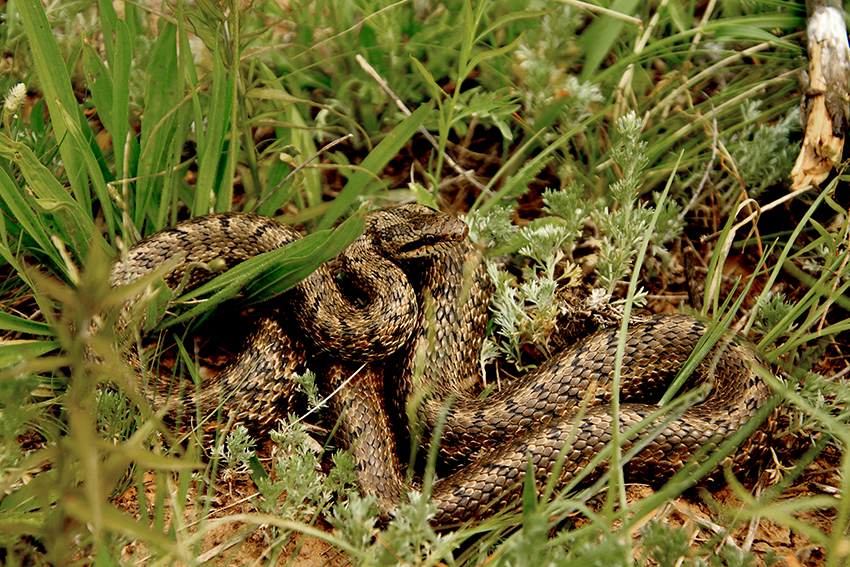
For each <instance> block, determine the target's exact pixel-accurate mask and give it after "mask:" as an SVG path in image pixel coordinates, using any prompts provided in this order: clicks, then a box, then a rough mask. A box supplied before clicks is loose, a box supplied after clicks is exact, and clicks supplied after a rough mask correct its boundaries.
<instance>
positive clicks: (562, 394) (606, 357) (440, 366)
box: [110, 205, 771, 526]
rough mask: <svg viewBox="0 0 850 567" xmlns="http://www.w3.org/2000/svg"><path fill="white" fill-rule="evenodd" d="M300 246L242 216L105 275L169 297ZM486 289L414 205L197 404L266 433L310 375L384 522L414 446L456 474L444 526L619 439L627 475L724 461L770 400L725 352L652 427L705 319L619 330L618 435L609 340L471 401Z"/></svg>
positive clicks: (741, 346) (378, 228) (559, 480)
mask: <svg viewBox="0 0 850 567" xmlns="http://www.w3.org/2000/svg"><path fill="white" fill-rule="evenodd" d="M297 238H298V233H297V232H296V231H294V230H293V229H291V228H289V227H286V226H285V225H281V224H279V223H277V222H275V221H273V220H272V219H268V218H266V217H260V216H257V215H252V214H246V213H227V214H216V215H208V216H205V217H199V218H196V219H190V220H188V221H184V222H182V223H179V224H178V225H175V227H172V228H169V229H166V230H164V231H161V232H159V233H156V234H154V235H152V236H151V237H149V238H147V239H145V240H143V241H141V242H139V243H138V244H136V245H135V246H133V247H132V248H130V250H129V251H128V253H127V254H126V255H125V256H124V257H122V258H120V259H119V260H116V262H115V263H114V264H113V270H112V274H111V278H110V281H111V282H112V284H113V285H122V284H127V283H131V282H133V281H136V280H137V279H138V278H140V277H143V276H145V275H147V274H150V273H152V272H153V271H154V269H155V267H156V266H158V265H161V264H162V263H163V261H164V260H165V259H166V258H168V257H170V256H172V255H174V254H177V253H180V254H181V256H182V258H181V260H180V262H179V266H177V267H175V268H174V269H172V271H171V272H169V273H168V274H167V275H166V276H165V278H164V279H165V281H166V284H167V285H169V286H170V287H174V286H176V282H178V281H182V280H185V278H186V276H185V269H186V266H189V265H196V264H205V263H209V262H211V261H212V260H214V259H224V260H225V261H226V263H227V264H228V266H229V265H231V264H234V263H238V262H240V261H244V260H245V259H247V258H248V257H252V256H253V255H256V254H258V253H262V252H266V251H270V250H274V249H276V248H278V247H280V246H285V245H286V244H288V243H291V242H294V241H295V240H297ZM340 266H342V271H344V272H345V274H346V279H351V280H352V281H353V282H354V285H355V287H358V288H359V289H361V290H362V293H363V294H364V295H365V296H367V299H366V300H365V302H364V301H361V302H359V303H352V302H351V301H350V299H349V296H350V293H349V294H346V292H345V290H343V289H341V287H340V285H341V284H340V280H339V279H338V278H337V277H335V272H337V271H339V269H340V268H339V267H340ZM210 277H212V276H211V274H206V275H203V276H201V277H199V278H198V279H199V281H204V280H206V279H209V278H210ZM491 287H492V286H491V284H490V281H489V279H488V277H487V273H486V269H485V267H484V262H483V255H482V252H481V250H480V249H479V248H478V247H477V246H476V245H474V244H473V243H472V242H470V240H469V239H468V237H467V228H466V225H465V224H464V223H463V222H462V221H461V220H459V219H456V218H455V217H453V216H451V215H448V214H445V213H440V212H438V211H435V210H433V209H430V208H428V207H424V206H421V205H404V206H400V207H394V208H390V209H384V210H379V211H375V212H373V213H370V214H369V215H367V222H366V229H365V231H364V234H363V235H362V236H361V237H360V238H358V240H357V241H355V243H354V244H352V245H351V246H350V247H349V248H348V249H346V251H345V252H343V254H342V257H341V259H340V260H339V261H338V262H335V263H334V262H332V263H329V264H327V265H323V266H322V267H320V268H319V269H318V270H316V272H314V273H313V274H312V275H311V276H309V277H308V278H307V279H305V280H304V281H303V282H301V283H300V284H299V285H298V286H296V287H295V288H293V289H292V290H290V291H288V292H286V293H285V294H284V298H285V301H284V302H283V303H284V305H285V307H280V308H275V309H274V310H273V311H272V312H271V314H270V315H269V316H266V317H263V318H261V321H260V323H259V325H258V328H257V330H256V331H255V332H254V333H253V334H252V335H251V336H250V337H249V338H248V340H247V342H246V346H245V347H244V348H243V350H242V351H241V352H240V353H239V355H238V356H237V357H236V359H235V361H234V362H233V363H231V365H230V366H229V367H228V368H226V369H225V370H223V371H222V372H221V373H220V374H219V375H218V376H216V378H215V379H214V380H212V384H210V385H208V386H205V390H203V389H202V391H207V392H208V393H207V394H203V395H202V396H201V397H202V398H203V400H202V401H198V402H195V403H196V404H199V405H201V406H204V407H207V406H209V407H212V405H213V402H214V401H218V403H220V400H221V399H222V398H224V397H227V398H231V399H235V400H238V401H239V404H238V406H236V407H233V408H230V407H227V406H226V407H225V409H226V410H229V411H235V412H237V416H238V418H239V419H247V420H254V421H256V422H258V423H259V424H260V425H268V424H270V423H271V422H272V421H273V419H274V418H275V417H278V416H280V415H281V413H282V412H284V411H285V410H286V407H288V405H289V404H290V403H291V398H292V396H293V393H292V392H293V391H294V389H293V388H292V386H291V382H292V381H291V376H292V374H294V373H297V372H299V371H300V370H301V369H303V368H306V367H307V366H309V367H310V368H311V369H314V370H315V371H316V373H317V376H318V377H319V378H318V382H319V384H320V386H321V387H322V389H323V390H325V391H327V392H333V393H334V395H333V396H332V397H331V398H330V405H331V410H332V413H333V414H334V415H337V416H339V429H338V431H337V433H336V435H337V437H338V438H339V439H340V441H341V445H342V446H344V447H346V448H348V450H350V451H351V453H352V455H353V457H354V461H355V471H356V474H357V477H358V484H359V488H360V490H361V492H363V493H364V494H366V495H370V496H372V497H374V498H375V503H376V505H377V508H378V511H379V513H380V516H381V518H382V519H390V518H391V517H392V516H393V515H394V514H395V513H396V511H397V510H398V507H399V505H400V504H401V503H402V502H403V501H404V498H405V495H406V494H408V493H409V490H410V489H411V485H410V482H409V481H408V477H407V476H406V475H405V466H404V465H406V464H410V463H412V462H413V461H414V457H413V456H412V455H415V453H416V452H417V450H419V449H421V447H420V445H419V444H420V442H422V441H424V443H425V445H424V446H425V447H430V446H433V447H434V448H435V449H436V450H438V451H439V454H440V457H441V460H443V461H444V462H446V463H449V464H450V467H449V469H448V471H447V473H446V474H445V475H444V476H442V477H441V478H439V479H437V480H436V481H434V482H433V483H431V484H430V486H427V487H424V488H426V489H427V490H428V493H429V496H430V500H431V502H432V504H433V506H434V507H435V513H434V515H433V517H432V519H431V521H432V522H433V523H434V524H435V525H441V526H452V525H458V524H461V523H463V522H468V521H475V520H479V519H482V518H484V517H487V516H490V515H493V514H496V513H498V512H499V511H500V510H503V509H506V508H508V507H510V506H512V505H514V504H515V503H516V502H517V501H518V500H519V499H520V498H521V496H522V492H523V486H524V485H525V483H526V481H525V476H526V475H527V474H528V473H529V472H531V474H533V475H534V480H535V486H537V487H538V488H539V489H540V490H543V487H544V486H545V485H546V483H547V482H549V481H550V479H551V477H552V475H553V474H557V477H556V478H555V479H554V480H555V484H556V485H557V486H560V487H566V486H570V483H571V482H573V481H576V480H577V479H580V478H581V476H582V475H583V474H584V473H583V472H582V471H584V470H585V469H586V468H588V466H589V465H590V463H591V462H592V461H593V460H594V458H596V457H597V456H598V455H600V453H602V452H603V451H604V449H605V446H606V445H607V444H608V442H609V441H610V440H611V438H612V432H613V429H614V427H618V429H619V431H620V433H621V434H622V437H623V439H622V442H621V449H622V450H623V451H624V452H628V451H629V450H630V449H632V448H633V447H634V448H635V449H638V450H637V452H636V454H635V455H633V456H631V458H630V460H629V461H628V463H627V468H628V472H629V473H630V474H634V475H636V476H638V477H640V476H642V477H644V478H652V477H654V476H658V475H660V476H663V477H667V476H670V475H671V474H672V473H673V472H675V471H676V470H678V469H680V468H682V467H683V466H685V464H686V463H687V462H688V460H689V459H693V458H704V455H705V454H706V453H710V452H711V451H713V450H714V449H716V448H717V447H719V446H721V445H723V443H724V442H726V441H727V440H728V439H729V438H730V437H731V436H733V435H734V434H735V433H736V432H737V431H738V430H739V429H740V428H741V427H743V426H744V425H745V424H747V423H748V422H749V421H750V420H753V419H755V418H756V417H757V415H758V414H759V410H760V409H761V408H762V407H764V406H765V405H766V404H767V401H768V400H769V398H770V396H771V391H770V388H769V387H768V386H767V385H766V383H765V382H764V381H763V380H762V379H761V376H760V369H766V365H765V363H764V361H763V360H762V359H761V358H760V357H759V355H758V354H757V353H756V351H755V349H754V347H752V346H751V345H750V344H749V343H747V342H746V341H745V340H742V339H740V338H738V337H727V338H726V340H721V341H718V342H717V344H716V345H715V346H714V347H713V349H712V350H711V352H710V353H709V354H708V355H707V356H705V357H704V358H703V360H702V361H701V362H700V363H699V365H698V366H697V369H696V371H695V372H694V373H693V374H692V376H691V377H690V378H689V379H688V382H687V384H686V388H695V387H699V386H700V385H701V384H703V385H704V386H703V387H704V388H705V389H706V390H707V391H708V393H707V394H705V395H704V396H703V399H702V400H701V401H699V403H695V404H693V405H690V406H688V407H686V408H684V409H681V410H679V411H678V412H676V413H672V414H670V415H665V416H659V415H658V410H659V408H658V405H657V404H656V403H655V401H656V400H657V399H658V398H659V397H660V393H662V392H664V391H665V390H666V389H667V386H668V385H669V384H670V382H671V381H672V379H673V378H674V377H675V375H676V373H677V371H678V370H679V369H680V368H681V367H682V365H684V364H685V361H686V360H688V358H689V357H690V356H691V353H692V352H693V351H694V349H695V348H696V347H697V345H698V344H699V343H700V342H701V339H702V338H703V337H704V336H705V335H706V333H707V332H708V327H707V325H706V324H705V323H703V322H702V321H700V320H699V319H697V318H695V317H692V316H690V315H685V314H676V315H663V316H654V317H651V318H649V319H647V320H645V321H642V322H639V323H635V324H629V326H628V329H627V332H626V335H625V349H624V351H623V354H622V367H621V378H620V386H621V390H620V392H619V413H618V415H617V416H616V420H615V417H614V416H613V415H612V407H611V398H612V391H611V387H612V382H613V380H612V376H613V375H614V372H615V366H616V360H617V351H618V345H619V343H620V337H619V329H602V330H600V331H597V332H596V333H594V334H592V335H590V336H589V337H587V338H585V339H583V340H581V341H579V342H577V343H575V344H573V345H571V346H569V347H567V348H564V349H562V350H561V351H558V352H556V353H555V354H554V355H553V356H551V357H550V358H549V359H548V360H546V361H545V362H544V363H543V364H542V365H541V366H539V367H538V368H537V369H535V370H533V371H531V372H530V373H528V374H526V375H525V376H522V377H520V378H517V379H515V380H514V381H512V382H511V383H510V384H509V385H508V386H507V387H505V388H504V389H502V390H500V391H498V392H495V393H492V394H490V395H489V396H486V397H483V398H481V397H479V396H477V395H476V393H475V385H476V384H477V383H478V382H479V381H480V380H481V373H482V370H481V364H480V362H479V361H480V356H479V354H480V349H481V347H482V343H483V341H484V338H485V334H486V326H487V321H488V318H489V297H490V294H491ZM133 363H134V364H138V362H137V361H134V362H133ZM160 389H162V388H160ZM154 401H155V402H159V403H162V402H163V400H161V399H159V398H158V397H157V396H154ZM615 421H616V423H615ZM646 422H649V423H650V424H651V425H650V426H649V427H643V428H639V430H638V432H637V433H636V434H632V435H631V436H629V435H628V434H629V432H630V430H636V429H638V428H637V427H636V426H637V425H638V424H641V423H646ZM770 430H771V427H770V419H768V420H767V421H766V422H765V425H764V426H762V427H761V428H759V429H758V430H757V431H756V432H755V433H754V434H753V435H752V436H751V437H750V438H749V439H748V440H747V442H746V443H745V444H744V446H742V447H740V448H739V449H738V450H737V451H732V452H731V453H730V455H729V456H728V457H727V458H726V460H725V462H726V463H729V464H733V465H735V466H736V467H739V468H741V469H744V468H745V467H747V466H748V465H749V464H751V463H752V462H755V461H757V459H758V458H759V454H760V452H763V451H764V450H765V449H766V448H767V446H768V444H769V437H770ZM403 463H404V464H403Z"/></svg>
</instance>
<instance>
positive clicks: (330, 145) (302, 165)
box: [250, 134, 354, 212]
mask: <svg viewBox="0 0 850 567" xmlns="http://www.w3.org/2000/svg"><path fill="white" fill-rule="evenodd" d="M353 135H354V134H346V135H345V136H343V137H342V138H337V139H336V140H334V141H332V142H330V143H328V144H326V145H325V146H323V147H321V148H319V150H317V151H316V153H314V154H313V155H311V156H310V157H309V158H307V160H306V161H303V162H302V163H299V164H298V165H297V166H296V167H295V169H293V170H292V171H290V172H289V175H287V176H286V177H284V178H283V180H282V181H281V182H280V183H278V184H277V185H275V187H274V189H272V190H271V191H269V192H268V193H267V194H266V196H265V197H263V198H262V199H260V201H259V202H258V203H257V204H256V205H254V206H253V207H251V211H250V212H254V211H256V210H257V209H259V208H260V207H262V206H263V204H264V203H265V202H266V201H268V200H269V199H270V198H271V196H272V195H274V194H275V193H277V192H278V191H279V190H280V188H281V187H283V186H284V185H285V184H286V182H287V181H289V180H290V179H292V177H293V176H294V175H295V174H296V173H298V172H299V171H301V170H302V169H304V168H305V167H307V165H309V164H310V163H311V162H312V161H314V160H315V159H316V158H317V157H319V156H320V155H322V154H323V153H325V152H326V151H328V150H330V149H331V148H333V147H334V146H336V145H337V144H341V143H342V142H344V141H345V140H347V139H349V138H351V137H352V136H353Z"/></svg>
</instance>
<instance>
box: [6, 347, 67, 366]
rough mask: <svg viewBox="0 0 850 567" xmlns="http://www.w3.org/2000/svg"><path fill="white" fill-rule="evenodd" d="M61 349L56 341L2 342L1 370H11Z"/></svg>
mask: <svg viewBox="0 0 850 567" xmlns="http://www.w3.org/2000/svg"><path fill="white" fill-rule="evenodd" d="M57 348H59V343H57V342H56V341H4V342H0V368H9V367H10V366H14V365H15V364H20V363H22V362H26V361H28V360H32V359H34V358H37V357H39V356H41V355H43V354H47V353H48V352H51V351H53V350H56V349H57Z"/></svg>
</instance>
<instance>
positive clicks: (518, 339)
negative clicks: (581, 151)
mask: <svg viewBox="0 0 850 567" xmlns="http://www.w3.org/2000/svg"><path fill="white" fill-rule="evenodd" d="M643 127H644V123H643V121H642V120H641V119H639V118H638V117H637V114H636V113H634V112H630V113H629V114H627V115H626V116H623V117H622V118H620V119H619V120H617V131H618V132H619V134H620V136H621V141H620V143H619V144H618V145H617V146H616V147H614V148H613V149H612V152H611V157H612V159H613V162H614V163H615V164H616V165H617V167H618V168H619V171H620V175H621V176H620V179H618V180H617V181H616V182H615V183H613V184H612V185H611V187H610V192H611V196H612V198H613V203H612V204H611V205H600V204H598V203H597V202H595V201H594V200H592V199H589V198H587V197H585V195H584V189H583V187H581V186H580V185H578V184H575V183H572V184H568V185H567V186H566V187H564V188H563V189H561V190H552V189H547V190H546V191H545V192H544V194H543V202H544V208H543V210H544V212H545V213H546V214H547V215H548V216H546V217H544V218H541V219H536V220H534V221H532V222H529V223H528V224H527V225H526V226H524V227H522V228H517V227H516V226H515V225H513V223H512V222H511V218H512V215H513V210H512V209H511V208H510V207H508V206H504V205H502V206H500V207H494V208H493V209H491V210H490V211H489V212H488V213H487V214H483V215H482V214H479V213H478V212H477V211H474V212H472V213H470V215H468V216H467V217H466V221H467V223H468V224H469V225H470V236H471V238H472V239H473V240H474V241H477V242H479V243H483V244H484V245H486V246H489V247H505V248H515V249H517V251H518V254H519V256H521V257H524V261H523V262H522V264H521V268H520V274H521V277H520V278H517V277H516V275H514V273H513V272H511V271H508V270H507V269H506V268H505V267H504V265H503V263H504V262H503V260H504V259H503V258H501V257H497V258H490V259H487V260H486V268H487V273H488V275H489V276H490V279H491V280H492V282H493V286H494V292H493V295H492V299H491V310H492V312H493V322H494V329H495V330H494V333H493V335H492V336H491V337H489V338H488V339H487V342H485V346H484V349H483V352H482V361H481V363H482V365H483V364H486V362H487V361H488V360H489V359H491V358H495V357H496V356H500V355H502V356H505V357H507V359H508V360H509V361H511V362H512V363H514V364H516V365H517V366H518V367H519V368H525V367H527V366H529V364H527V363H526V361H525V360H524V353H525V350H526V347H527V346H528V345H534V347H535V348H537V349H539V350H540V351H541V352H543V353H544V354H549V353H550V350H551V348H552V345H551V341H550V339H551V337H552V335H553V333H554V332H555V331H556V321H557V318H558V316H559V315H560V306H559V304H558V301H557V298H556V292H557V290H558V287H559V286H567V287H572V286H578V285H580V283H581V282H582V277H583V275H582V270H581V267H580V266H578V265H577V264H576V263H575V261H574V258H573V257H572V253H573V249H574V248H575V243H576V240H577V239H578V238H580V237H581V235H582V232H583V230H584V228H585V226H587V225H588V224H589V223H593V224H595V225H596V226H597V227H598V229H599V237H598V238H595V239H592V240H591V241H590V244H592V245H593V246H595V248H596V256H597V261H596V282H595V286H596V288H597V289H596V290H595V291H594V293H593V294H592V297H594V298H596V299H597V300H598V299H599V298H602V299H603V302H605V301H607V302H609V303H611V304H613V305H618V304H619V303H620V302H622V299H617V298H616V297H617V295H616V292H617V290H618V286H619V285H620V284H622V283H624V282H625V280H626V279H627V278H628V277H629V275H630V274H631V270H632V267H633V265H634V260H635V257H636V256H637V254H638V251H639V250H638V247H639V246H640V243H641V240H642V238H643V235H644V233H645V232H646V230H648V229H649V226H650V222H651V219H652V216H653V214H654V213H655V207H654V206H653V205H652V204H650V203H649V202H647V201H645V200H641V199H639V190H640V187H641V183H642V180H643V175H644V172H645V170H646V167H647V165H648V162H649V158H648V157H647V148H648V144H647V143H646V142H644V141H642V140H641V139H640V134H641V132H642V130H643ZM680 210H681V207H680V206H679V205H678V204H677V203H674V202H672V201H668V202H667V203H666V204H665V205H664V209H663V210H662V211H661V212H660V215H659V219H658V222H657V224H656V226H655V228H654V230H653V233H652V237H651V239H650V250H649V254H648V256H649V258H650V259H652V261H653V262H654V263H655V265H660V266H661V267H664V266H665V265H666V263H667V262H668V261H669V253H668V252H667V249H666V245H667V244H668V243H669V242H671V241H673V240H675V239H676V238H678V237H679V235H680V234H681V231H682V226H683V225H682V222H681V220H679V218H678V216H679V212H680ZM648 265H649V266H650V267H651V266H652V265H653V264H652V263H648ZM645 297H646V291H643V290H638V293H637V295H636V297H635V300H636V302H637V303H638V304H641V303H642V302H643V301H645Z"/></svg>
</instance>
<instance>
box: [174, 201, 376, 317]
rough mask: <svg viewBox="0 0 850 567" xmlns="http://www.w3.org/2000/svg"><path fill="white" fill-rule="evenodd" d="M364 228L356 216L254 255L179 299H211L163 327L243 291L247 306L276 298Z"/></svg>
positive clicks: (359, 216) (193, 315)
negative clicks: (336, 225) (334, 227)
mask: <svg viewBox="0 0 850 567" xmlns="http://www.w3.org/2000/svg"><path fill="white" fill-rule="evenodd" d="M364 226H365V221H364V220H363V216H362V215H352V216H351V217H350V218H349V219H347V220H346V221H345V222H344V223H342V224H341V225H340V226H339V227H338V228H336V229H335V230H324V231H320V232H316V233H314V234H311V235H308V236H305V237H304V238H302V239H300V240H298V241H296V242H293V243H292V244H288V245H286V246H284V247H282V248H279V249H277V250H273V251H271V252H266V253H265V254H260V255H259V256H254V257H253V258H250V259H248V260H246V261H244V262H242V263H241V264H239V265H238V266H236V267H234V268H231V269H230V270H228V271H227V272H225V273H224V274H222V275H220V276H218V277H216V278H214V279H213V280H212V281H210V282H208V283H206V284H204V285H202V286H201V287H199V288H198V289H196V290H193V291H192V292H190V293H187V294H185V295H183V296H182V297H180V298H178V299H177V301H178V302H179V301H189V300H193V299H197V298H200V297H207V300H206V301H203V302H201V303H200V304H198V305H196V306H195V307H193V308H192V309H190V310H188V311H186V312H185V313H182V314H180V315H179V316H177V317H174V318H169V319H168V320H167V321H164V322H163V323H162V324H160V328H166V327H170V326H172V325H175V324H177V323H182V322H184V321H187V320H189V319H192V318H193V317H196V316H198V315H200V314H202V313H205V312H207V311H209V310H211V309H212V308H214V307H216V306H217V305H219V304H220V303H222V302H224V301H226V300H228V299H230V298H232V297H234V296H235V295H236V294H238V293H240V292H242V293H244V295H245V300H244V303H248V304H250V303H258V302H262V301H267V300H269V299H272V298H274V297H276V296H278V295H280V294H281V293H283V292H285V291H286V290H288V289H290V288H292V287H294V286H295V285H297V284H298V282H300V281H301V280H303V279H304V278H306V277H307V276H309V275H310V274H311V273H313V272H314V271H315V270H316V268H317V267H318V266H319V265H320V264H322V263H323V262H326V261H328V260H330V259H331V258H333V257H334V256H336V255H337V254H339V253H340V252H341V251H342V250H344V249H345V248H346V247H347V246H348V245H349V244H351V243H352V242H353V241H354V240H355V239H356V238H357V237H358V236H359V235H360V234H361V233H362V232H363V228H364ZM210 294H211V295H210Z"/></svg>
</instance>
